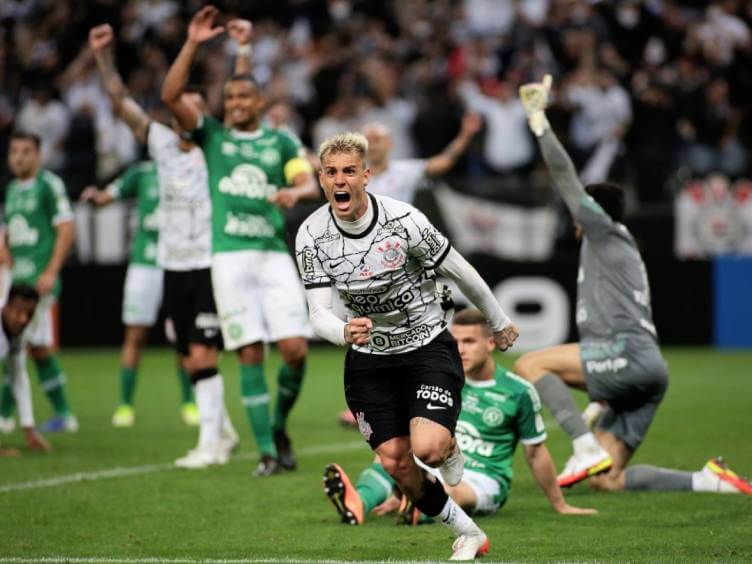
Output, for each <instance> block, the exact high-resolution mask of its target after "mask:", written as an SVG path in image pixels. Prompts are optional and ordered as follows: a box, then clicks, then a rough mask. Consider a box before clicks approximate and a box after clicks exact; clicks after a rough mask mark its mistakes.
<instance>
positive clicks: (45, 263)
mask: <svg viewBox="0 0 752 564" xmlns="http://www.w3.org/2000/svg"><path fill="white" fill-rule="evenodd" d="M8 165H9V167H10V170H11V172H13V174H14V175H15V178H14V180H12V181H11V182H10V184H9V185H8V187H7V189H6V192H5V223H6V232H5V238H6V241H7V245H8V250H9V251H10V259H9V260H10V261H11V262H12V279H13V282H14V283H23V284H29V285H32V286H35V287H36V289H37V291H38V292H39V295H40V303H39V305H38V306H37V308H36V313H35V315H34V319H33V320H32V322H31V324H30V325H29V328H28V332H29V337H28V340H29V345H30V352H31V356H32V358H33V359H34V364H35V365H36V367H37V375H38V377H39V381H40V383H41V386H42V389H43V390H44V391H45V393H46V394H47V397H48V398H49V400H50V402H51V403H52V406H53V408H54V411H55V416H54V417H53V418H52V419H50V420H49V421H48V422H47V423H46V424H45V425H44V426H43V427H42V430H43V431H48V432H57V431H69V432H75V431H77V430H78V421H77V420H76V418H75V416H74V415H73V414H72V413H71V410H70V407H69V406H68V401H67V398H66V394H65V375H64V374H63V372H62V370H61V368H60V363H59V361H58V359H57V355H56V354H55V350H54V348H53V347H54V344H55V343H54V321H53V318H54V316H55V315H56V312H57V308H56V302H57V298H58V297H59V295H60V289H61V284H60V278H59V273H60V269H61V268H62V266H63V262H65V258H66V257H67V256H68V252H69V251H70V248H71V245H72V244H73V238H74V233H75V230H74V226H73V210H72V209H71V205H70V201H69V200H68V195H67V194H66V192H65V185H64V184H63V181H62V180H61V179H60V178H59V177H58V176H56V175H55V174H53V173H51V172H49V171H47V170H43V169H42V168H41V153H40V140H39V138H38V137H37V136H36V135H33V134H28V133H24V132H18V131H17V132H14V133H13V135H12V136H11V142H10V149H9V152H8ZM12 409H13V396H12V393H11V391H10V389H8V388H7V387H5V388H4V389H3V393H2V399H1V400H0V418H2V419H1V421H2V426H3V428H4V429H6V430H7V429H9V428H12V423H11V421H12V419H11V412H12Z"/></svg>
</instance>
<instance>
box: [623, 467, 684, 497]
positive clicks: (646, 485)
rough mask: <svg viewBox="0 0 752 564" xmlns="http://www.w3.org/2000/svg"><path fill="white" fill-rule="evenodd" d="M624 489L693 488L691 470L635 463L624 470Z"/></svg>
mask: <svg viewBox="0 0 752 564" xmlns="http://www.w3.org/2000/svg"><path fill="white" fill-rule="evenodd" d="M624 489H625V490H645V491H647V490H649V491H663V492H670V491H680V490H685V491H688V490H692V489H693V488H692V472H682V471H681V470H669V469H667V468H657V467H656V466H648V465H647V464H637V465H635V466H629V467H627V469H626V470H624Z"/></svg>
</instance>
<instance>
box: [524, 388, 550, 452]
mask: <svg viewBox="0 0 752 564" xmlns="http://www.w3.org/2000/svg"><path fill="white" fill-rule="evenodd" d="M525 388H526V390H525V391H523V392H522V393H521V394H520V396H519V406H518V411H517V432H518V433H519V437H520V441H522V444H525V445H534V444H538V443H542V442H543V441H545V440H546V426H545V425H544V424H543V415H541V401H540V398H539V397H538V392H537V391H536V390H535V388H533V387H532V386H525Z"/></svg>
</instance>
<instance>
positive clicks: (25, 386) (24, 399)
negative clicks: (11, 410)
mask: <svg viewBox="0 0 752 564" xmlns="http://www.w3.org/2000/svg"><path fill="white" fill-rule="evenodd" d="M8 362H9V363H10V368H11V372H12V374H11V385H12V387H13V396H14V397H15V398H16V405H17V406H18V421H19V423H20V424H21V427H23V428H24V429H28V428H29V427H33V426H34V408H33V407H32V403H31V384H29V370H28V368H27V367H26V353H25V352H21V353H14V354H12V355H11V357H10V358H9V359H8Z"/></svg>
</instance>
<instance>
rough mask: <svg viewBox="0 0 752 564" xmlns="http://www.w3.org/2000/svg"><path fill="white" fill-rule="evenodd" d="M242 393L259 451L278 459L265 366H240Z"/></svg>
mask: <svg viewBox="0 0 752 564" xmlns="http://www.w3.org/2000/svg"><path fill="white" fill-rule="evenodd" d="M240 392H241V395H242V399H243V406H244V407H245V414H246V416H247V417H248V422H249V423H250V424H251V430H252V431H253V435H254V436H255V437H256V444H257V445H258V448H259V451H260V452H261V453H262V454H270V455H272V456H274V457H276V456H277V447H275V446H274V439H273V438H272V426H271V421H270V418H269V389H268V388H267V387H266V380H265V379H264V365H263V364H241V365H240Z"/></svg>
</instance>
